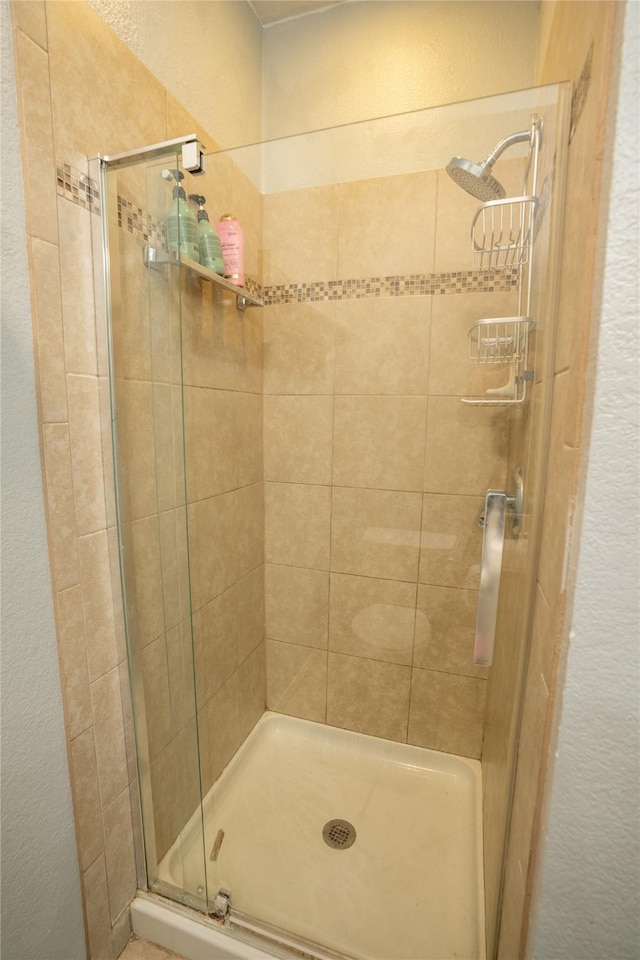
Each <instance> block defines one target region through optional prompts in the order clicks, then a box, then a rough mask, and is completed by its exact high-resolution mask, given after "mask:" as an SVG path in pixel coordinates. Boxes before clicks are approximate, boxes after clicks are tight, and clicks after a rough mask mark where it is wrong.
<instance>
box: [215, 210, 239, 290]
mask: <svg viewBox="0 0 640 960" xmlns="http://www.w3.org/2000/svg"><path fill="white" fill-rule="evenodd" d="M218 236H219V237H220V244H221V246H222V258H223V260H224V275H225V277H226V278H227V280H231V281H232V282H233V283H236V284H237V285H238V286H239V287H244V237H243V235H242V227H241V226H240V224H239V223H238V221H237V220H236V219H235V217H232V216H231V214H230V213H225V214H224V215H223V216H222V217H220V222H219V223H218Z"/></svg>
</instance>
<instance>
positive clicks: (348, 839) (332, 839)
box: [322, 820, 356, 850]
mask: <svg viewBox="0 0 640 960" xmlns="http://www.w3.org/2000/svg"><path fill="white" fill-rule="evenodd" d="M322 839H323V840H324V842H325V843H326V844H327V846H328V847H334V848H335V849H337V850H346V849H347V847H350V846H352V844H354V843H355V842H356V828H355V827H354V825H353V824H352V823H349V821H348V820H329V821H328V822H327V823H325V825H324V827H323V828H322Z"/></svg>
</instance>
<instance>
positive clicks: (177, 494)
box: [103, 151, 207, 909]
mask: <svg viewBox="0 0 640 960" xmlns="http://www.w3.org/2000/svg"><path fill="white" fill-rule="evenodd" d="M179 164H180V157H179V155H176V153H175V151H174V152H172V153H170V154H168V155H167V156H165V157H162V158H161V159H159V160H158V159H156V160H153V161H144V160H142V161H141V162H137V163H136V162H132V163H130V164H116V165H114V166H109V165H104V166H103V178H104V179H103V196H104V209H105V211H106V213H107V216H106V218H105V226H106V228H107V230H108V251H109V271H110V276H109V284H108V287H109V299H110V315H111V323H110V326H111V331H110V333H111V336H110V366H111V399H112V423H113V441H114V461H115V480H116V503H117V523H118V530H119V543H120V560H121V582H122V590H123V596H124V603H125V623H126V634H127V645H128V654H129V660H130V676H131V682H132V695H133V710H134V723H135V734H136V749H137V761H138V772H139V783H140V795H141V805H142V816H143V826H144V846H145V856H146V869H147V876H148V882H149V886H150V888H151V889H152V890H156V891H157V892H160V893H163V894H165V895H167V896H170V897H172V898H174V899H177V900H180V901H183V902H186V903H188V904H190V905H191V906H194V907H196V908H199V909H206V902H207V893H206V891H207V888H206V870H205V856H204V834H203V828H202V818H201V799H202V790H201V777H200V753H199V739H198V730H197V719H196V718H197V701H196V686H195V667H194V646H193V634H192V621H191V602H190V578H189V551H188V530H187V508H186V503H187V497H186V466H185V453H184V418H183V386H182V383H183V378H182V348H181V337H182V331H181V301H182V290H181V282H182V281H181V276H180V270H179V268H178V267H173V266H172V267H169V266H165V267H164V268H163V269H151V268H147V267H146V266H145V264H144V260H145V248H149V247H151V248H153V249H154V250H157V251H159V252H166V251H167V236H166V210H167V208H168V205H169V203H170V200H171V191H170V188H169V187H168V185H167V182H166V180H164V179H163V177H162V171H163V170H164V169H165V168H172V169H178V167H179Z"/></svg>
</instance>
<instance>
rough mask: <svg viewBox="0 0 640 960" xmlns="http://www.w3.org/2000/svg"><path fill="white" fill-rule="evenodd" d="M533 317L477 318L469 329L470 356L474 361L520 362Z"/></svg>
mask: <svg viewBox="0 0 640 960" xmlns="http://www.w3.org/2000/svg"><path fill="white" fill-rule="evenodd" d="M532 326H533V320H532V319H531V317H499V318H490V319H487V320H477V321H476V322H475V323H474V324H473V326H472V327H471V329H470V330H469V359H470V360H473V362H474V363H518V362H519V361H522V360H524V359H525V358H526V355H527V347H528V344H529V331H530V330H531V327H532Z"/></svg>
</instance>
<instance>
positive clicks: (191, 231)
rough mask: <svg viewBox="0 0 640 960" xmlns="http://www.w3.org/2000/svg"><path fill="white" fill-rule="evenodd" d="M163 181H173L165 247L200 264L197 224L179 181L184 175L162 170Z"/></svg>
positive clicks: (178, 172) (174, 171) (175, 171)
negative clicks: (174, 182) (174, 183)
mask: <svg viewBox="0 0 640 960" xmlns="http://www.w3.org/2000/svg"><path fill="white" fill-rule="evenodd" d="M162 176H163V177H164V178H165V180H175V181H176V185H175V187H174V188H173V203H172V204H171V206H170V207H169V209H168V210H167V245H168V247H169V250H171V252H172V253H177V254H179V255H180V256H181V257H188V258H189V260H195V262H196V263H200V246H199V243H198V224H197V222H196V218H195V217H194V215H193V210H192V209H191V207H190V206H189V204H188V202H187V195H186V193H185V192H184V187H182V186H181V184H180V181H181V180H184V173H182V172H181V171H180V170H163V171H162Z"/></svg>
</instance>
